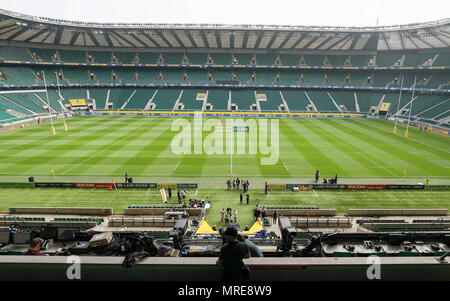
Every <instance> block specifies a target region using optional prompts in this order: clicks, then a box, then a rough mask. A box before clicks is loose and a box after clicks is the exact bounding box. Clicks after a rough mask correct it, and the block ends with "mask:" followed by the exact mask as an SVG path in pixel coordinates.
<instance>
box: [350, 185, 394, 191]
mask: <svg viewBox="0 0 450 301" xmlns="http://www.w3.org/2000/svg"><path fill="white" fill-rule="evenodd" d="M345 186H346V189H347V190H385V189H386V185H360V184H356V185H345Z"/></svg>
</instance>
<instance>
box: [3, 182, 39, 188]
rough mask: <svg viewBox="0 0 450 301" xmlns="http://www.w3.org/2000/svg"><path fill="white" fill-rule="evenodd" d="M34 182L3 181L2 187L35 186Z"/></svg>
mask: <svg viewBox="0 0 450 301" xmlns="http://www.w3.org/2000/svg"><path fill="white" fill-rule="evenodd" d="M33 187H34V183H19V182H2V183H0V188H33Z"/></svg>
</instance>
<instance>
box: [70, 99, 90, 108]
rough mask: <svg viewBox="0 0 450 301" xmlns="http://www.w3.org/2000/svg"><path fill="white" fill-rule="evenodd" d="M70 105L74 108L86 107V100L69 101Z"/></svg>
mask: <svg viewBox="0 0 450 301" xmlns="http://www.w3.org/2000/svg"><path fill="white" fill-rule="evenodd" d="M69 103H70V105H71V106H72V107H86V106H87V103H86V99H69Z"/></svg>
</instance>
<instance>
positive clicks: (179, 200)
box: [177, 189, 181, 204]
mask: <svg viewBox="0 0 450 301" xmlns="http://www.w3.org/2000/svg"><path fill="white" fill-rule="evenodd" d="M177 196H178V204H181V191H180V189H178V193H177Z"/></svg>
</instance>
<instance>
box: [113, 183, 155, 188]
mask: <svg viewBox="0 0 450 301" xmlns="http://www.w3.org/2000/svg"><path fill="white" fill-rule="evenodd" d="M116 187H117V188H153V189H156V183H116Z"/></svg>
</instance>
